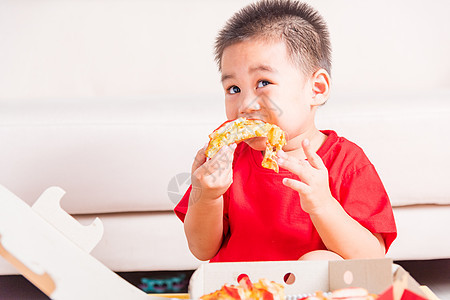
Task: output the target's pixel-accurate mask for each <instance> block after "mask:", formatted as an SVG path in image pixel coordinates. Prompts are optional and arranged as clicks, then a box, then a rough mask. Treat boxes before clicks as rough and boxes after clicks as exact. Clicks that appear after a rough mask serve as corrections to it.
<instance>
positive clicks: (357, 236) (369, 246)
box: [309, 198, 385, 259]
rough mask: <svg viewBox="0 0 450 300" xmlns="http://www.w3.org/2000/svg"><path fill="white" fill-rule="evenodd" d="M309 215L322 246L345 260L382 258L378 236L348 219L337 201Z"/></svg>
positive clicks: (380, 239) (381, 244) (382, 242)
mask: <svg viewBox="0 0 450 300" xmlns="http://www.w3.org/2000/svg"><path fill="white" fill-rule="evenodd" d="M309 215H310V217H311V221H312V222H313V224H314V227H315V228H316V230H317V232H318V233H319V235H320V237H321V238H322V241H323V243H324V244H325V246H326V247H327V248H328V249H329V250H331V251H333V252H336V253H337V254H339V255H340V256H342V257H343V258H344V259H350V258H381V257H384V254H385V246H384V240H383V239H382V237H381V235H380V234H372V232H370V231H369V230H367V229H366V228H364V227H363V226H362V225H361V224H359V223H358V222H357V221H356V220H354V219H353V218H352V217H350V216H349V215H348V214H347V212H345V210H344V209H343V208H342V206H341V205H340V204H339V202H338V201H337V200H336V199H334V198H332V199H330V204H329V205H328V206H325V207H323V208H322V209H318V210H316V211H315V212H313V213H310V214H309Z"/></svg>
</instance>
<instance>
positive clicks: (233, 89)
mask: <svg viewBox="0 0 450 300" xmlns="http://www.w3.org/2000/svg"><path fill="white" fill-rule="evenodd" d="M228 92H229V93H230V94H236V93H240V92H241V89H240V88H239V87H238V86H235V85H233V86H232V87H230V88H228Z"/></svg>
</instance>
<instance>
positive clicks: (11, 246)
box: [0, 185, 167, 300]
mask: <svg viewBox="0 0 450 300" xmlns="http://www.w3.org/2000/svg"><path fill="white" fill-rule="evenodd" d="M63 195H64V191H63V190H62V189H61V188H58V187H52V188H49V189H47V190H46V191H45V192H44V193H43V194H42V195H41V197H40V198H39V199H38V200H37V201H36V202H35V203H34V204H33V206H32V207H30V206H29V205H28V204H27V203H25V202H24V201H22V200H21V199H20V198H18V197H17V196H16V195H14V194H13V193H11V192H10V191H9V190H7V189H6V188H5V187H3V186H1V185H0V255H1V256H3V257H4V258H5V259H6V260H7V261H9V262H10V263H11V264H12V265H13V266H15V267H16V268H17V270H18V271H19V272H20V273H21V274H22V275H23V276H25V277H26V278H27V279H28V280H29V281H31V282H32V283H33V284H34V285H35V286H37V287H38V288H39V289H40V290H41V291H43V292H44V293H45V294H46V295H47V296H49V297H50V298H51V299H63V300H66V299H77V300H79V299H96V300H99V299H130V300H134V299H136V300H138V299H149V300H152V299H166V300H167V298H163V297H157V296H151V295H148V294H146V293H145V292H144V291H142V290H140V289H138V288H137V287H135V286H134V285H132V284H130V283H129V282H127V281H126V280H124V279H123V278H122V277H120V276H119V275H117V274H116V273H114V272H113V271H111V270H110V269H109V268H107V267H106V266H105V265H103V264H102V263H101V262H99V261H98V260H97V259H95V258H94V257H92V256H91V255H90V254H89V252H90V251H91V250H92V249H93V248H94V247H95V246H96V245H97V243H98V242H99V241H100V239H101V238H102V235H103V225H102V222H101V221H100V219H98V218H97V219H95V220H94V222H92V224H90V225H89V226H83V225H81V224H80V223H79V222H78V221H77V220H75V219H74V218H73V217H72V216H70V215H69V214H67V213H66V212H65V211H64V210H63V209H62V208H61V207H60V199H61V197H62V196H63Z"/></svg>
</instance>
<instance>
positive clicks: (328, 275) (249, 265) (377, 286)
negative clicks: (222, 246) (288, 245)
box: [189, 259, 428, 300]
mask: <svg viewBox="0 0 450 300" xmlns="http://www.w3.org/2000/svg"><path fill="white" fill-rule="evenodd" d="M245 275H246V276H248V277H249V279H250V280H251V281H252V282H257V281H258V280H259V279H261V278H266V279H268V280H271V281H275V282H277V283H281V284H283V285H284V287H285V294H286V296H288V295H290V296H297V295H298V296H299V297H300V296H301V295H303V296H305V295H310V294H313V293H314V292H316V291H323V292H328V291H334V290H337V289H342V288H349V287H362V288H365V289H367V290H368V291H369V293H372V294H378V295H380V296H379V298H378V299H379V300H394V299H395V300H400V299H402V300H406V299H409V300H413V299H417V300H419V299H428V298H427V297H426V295H425V294H424V293H423V292H422V290H421V289H420V286H419V284H418V283H417V282H416V281H415V280H414V279H413V278H412V277H411V276H410V275H409V274H408V273H407V272H406V271H405V270H404V269H403V268H401V267H400V266H398V265H394V264H392V260H391V259H362V260H345V261H276V262H239V263H209V264H204V265H201V266H200V267H199V268H198V269H197V270H196V271H195V272H194V274H193V275H192V277H191V280H190V283H189V294H190V296H191V299H194V300H195V299H198V298H199V297H201V296H202V295H205V294H209V293H212V292H214V291H216V290H219V289H221V287H222V286H223V285H224V284H225V283H227V284H233V285H237V280H238V278H240V277H241V276H245ZM292 275H293V277H292ZM285 278H290V279H292V278H294V282H293V283H291V284H286V283H285ZM288 281H290V280H288Z"/></svg>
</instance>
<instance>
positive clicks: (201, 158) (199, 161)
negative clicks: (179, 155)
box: [191, 144, 208, 174]
mask: <svg viewBox="0 0 450 300" xmlns="http://www.w3.org/2000/svg"><path fill="white" fill-rule="evenodd" d="M206 147H208V144H206V145H205V146H203V148H201V149H200V150H198V151H197V154H196V155H195V158H194V162H193V163H192V169H191V174H192V173H194V172H195V170H197V169H198V168H199V167H200V166H201V165H203V164H204V163H205V162H206V154H205V150H206Z"/></svg>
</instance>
